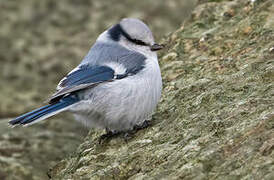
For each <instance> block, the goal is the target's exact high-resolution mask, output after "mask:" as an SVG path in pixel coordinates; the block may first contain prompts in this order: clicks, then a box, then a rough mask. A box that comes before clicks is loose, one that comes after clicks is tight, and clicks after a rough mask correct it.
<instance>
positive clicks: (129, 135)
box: [99, 120, 152, 144]
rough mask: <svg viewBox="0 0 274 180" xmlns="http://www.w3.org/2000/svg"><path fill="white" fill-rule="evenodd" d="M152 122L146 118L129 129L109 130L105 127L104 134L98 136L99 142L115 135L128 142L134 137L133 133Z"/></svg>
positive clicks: (101, 142)
mask: <svg viewBox="0 0 274 180" xmlns="http://www.w3.org/2000/svg"><path fill="white" fill-rule="evenodd" d="M151 125H152V123H151V121H148V120H145V121H144V122H143V123H142V124H140V125H135V126H134V127H133V129H132V130H129V131H120V132H119V131H110V130H108V129H106V132H107V133H106V134H103V135H102V136H100V138H99V144H103V143H104V142H106V141H109V140H111V139H112V138H115V137H118V136H120V137H122V138H123V139H124V140H125V142H128V141H129V140H130V139H132V138H133V137H134V134H135V133H136V132H137V131H139V130H141V129H144V128H147V127H149V126H151Z"/></svg>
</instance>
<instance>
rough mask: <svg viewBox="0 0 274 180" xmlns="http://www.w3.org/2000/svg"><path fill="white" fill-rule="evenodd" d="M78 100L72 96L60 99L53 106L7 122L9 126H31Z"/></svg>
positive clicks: (44, 107)
mask: <svg viewBox="0 0 274 180" xmlns="http://www.w3.org/2000/svg"><path fill="white" fill-rule="evenodd" d="M78 101H79V99H78V98H77V97H73V96H67V97H64V98H62V99H60V100H59V101H58V102H56V103H54V104H49V105H46V106H43V107H41V108H38V109H35V110H33V111H31V112H28V113H26V114H23V115H21V116H19V117H17V118H15V119H13V120H11V121H10V122H9V124H10V125H12V126H14V125H18V124H19V125H27V124H33V123H36V122H38V121H41V120H44V119H46V118H48V117H50V116H53V115H55V114H57V113H59V112H62V111H64V110H66V107H68V106H70V105H72V104H74V103H76V102H78Z"/></svg>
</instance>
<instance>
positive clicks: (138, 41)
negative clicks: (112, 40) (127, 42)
mask: <svg viewBox="0 0 274 180" xmlns="http://www.w3.org/2000/svg"><path fill="white" fill-rule="evenodd" d="M132 42H134V43H135V44H138V45H141V46H147V44H146V43H145V42H143V41H141V40H138V39H132Z"/></svg>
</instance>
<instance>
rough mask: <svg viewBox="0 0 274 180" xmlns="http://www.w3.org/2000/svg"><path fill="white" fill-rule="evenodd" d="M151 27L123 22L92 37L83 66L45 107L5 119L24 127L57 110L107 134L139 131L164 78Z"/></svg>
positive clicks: (130, 20) (64, 81)
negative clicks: (65, 112)
mask: <svg viewBox="0 0 274 180" xmlns="http://www.w3.org/2000/svg"><path fill="white" fill-rule="evenodd" d="M163 47H164V45H161V44H157V43H155V42H154V37H153V34H152V32H151V30H150V29H149V27H148V26H147V25H146V24H145V23H144V22H143V21H141V20H139V19H136V18H124V19H122V20H121V21H120V22H119V23H117V24H114V25H113V26H111V27H110V28H109V29H107V30H105V31H104V32H103V33H102V34H100V35H99V37H98V38H97V39H96V41H95V43H94V44H93V46H92V47H91V48H90V50H89V51H88V53H87V55H86V56H85V57H84V58H83V59H82V62H81V63H80V64H79V65H78V66H77V67H75V68H74V69H73V70H72V71H71V72H69V73H68V74H67V75H66V76H65V77H64V78H63V79H61V81H60V82H59V84H58V85H57V88H56V92H55V93H54V94H53V95H52V96H51V97H50V98H49V99H48V104H47V105H44V106H42V107H40V108H38V109H35V110H33V111H31V112H28V113H26V114H23V115H21V116H19V117H16V118H14V119H12V120H10V121H9V124H10V125H11V126H17V125H22V126H28V125H31V124H34V123H37V122H39V121H41V120H44V119H47V118H49V117H51V116H53V115H56V114H58V113H60V112H64V111H67V112H71V113H72V114H73V116H74V117H75V119H76V120H78V121H79V122H81V123H83V124H84V125H86V126H87V127H90V128H100V129H105V130H106V132H107V133H106V136H107V135H112V134H114V133H117V132H127V131H131V130H133V129H134V128H136V127H143V126H144V125H146V124H147V119H148V118H149V117H150V115H151V114H152V112H153V111H154V110H155V108H156V106H157V104H158V102H159V100H160V97H161V92H162V77H161V71H160V67H159V63H158V57H157V53H156V51H158V50H160V49H162V48H163Z"/></svg>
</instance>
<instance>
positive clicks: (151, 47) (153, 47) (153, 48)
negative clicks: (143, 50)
mask: <svg viewBox="0 0 274 180" xmlns="http://www.w3.org/2000/svg"><path fill="white" fill-rule="evenodd" d="M163 48H164V45H162V44H153V45H152V46H150V50H151V51H158V50H160V49H163Z"/></svg>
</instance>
